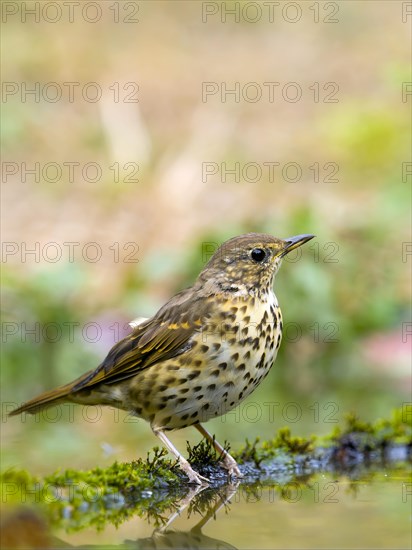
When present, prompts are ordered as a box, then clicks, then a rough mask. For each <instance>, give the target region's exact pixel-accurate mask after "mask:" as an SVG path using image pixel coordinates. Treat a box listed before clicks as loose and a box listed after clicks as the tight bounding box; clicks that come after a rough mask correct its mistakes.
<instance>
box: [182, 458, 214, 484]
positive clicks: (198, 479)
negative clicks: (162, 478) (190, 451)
mask: <svg viewBox="0 0 412 550" xmlns="http://www.w3.org/2000/svg"><path fill="white" fill-rule="evenodd" d="M179 466H180V467H181V469H182V470H183V471H184V473H185V474H186V475H187V477H188V478H189V483H195V484H196V485H209V483H210V480H209V479H207V477H203V476H201V475H200V474H199V473H197V472H195V471H194V470H193V468H192V467H191V465H190V464H189V462H188V461H187V460H185V459H183V460H179Z"/></svg>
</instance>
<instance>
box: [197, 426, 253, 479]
mask: <svg viewBox="0 0 412 550" xmlns="http://www.w3.org/2000/svg"><path fill="white" fill-rule="evenodd" d="M194 427H195V428H196V429H197V430H199V432H200V433H201V434H202V435H203V437H205V438H206V439H207V440H208V441H210V443H212V445H213V446H214V448H215V449H216V451H217V452H218V453H220V454H221V455H222V457H223V460H222V466H223V467H224V468H225V469H226V470H227V471H228V472H229V476H230V477H232V476H236V477H243V474H242V473H241V471H240V470H239V466H238V464H237V462H236V460H235V459H234V458H233V456H231V455H230V454H229V453H228V452H227V451H226V449H224V448H223V447H222V445H220V443H218V442H217V441H216V439H215V438H214V437H213V436H212V435H210V433H209V432H208V431H207V430H206V429H205V428H204V427H203V426H202V425H200V424H195V425H194Z"/></svg>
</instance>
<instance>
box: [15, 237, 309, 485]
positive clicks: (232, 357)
mask: <svg viewBox="0 0 412 550" xmlns="http://www.w3.org/2000/svg"><path fill="white" fill-rule="evenodd" d="M312 237H313V236H312V235H299V236H297V237H292V238H290V239H286V240H281V239H277V238H275V237H272V236H270V235H264V234H257V233H249V234H247V235H241V236H240V237H235V238H233V239H230V240H229V241H227V242H226V243H224V244H223V245H222V246H221V247H220V248H219V249H218V250H217V252H216V253H215V254H214V256H213V257H212V258H211V260H210V261H209V262H208V264H207V265H206V266H205V268H204V269H203V271H202V272H201V273H200V275H199V277H198V278H197V280H196V281H195V283H194V285H193V286H192V287H191V288H188V289H186V290H183V291H182V292H179V293H178V294H176V295H175V296H174V297H173V298H172V299H171V300H169V302H167V303H166V304H165V305H164V306H163V307H162V308H161V309H160V310H159V311H158V312H157V313H156V314H155V315H154V316H153V317H151V318H150V319H142V318H139V319H136V320H135V321H134V322H133V323H131V325H132V327H133V331H132V333H131V334H130V335H129V336H127V337H126V338H124V339H123V340H121V341H120V342H118V343H117V344H116V345H115V346H113V348H112V349H111V350H110V351H109V353H108V355H107V357H106V358H105V359H104V361H103V362H102V363H101V364H100V365H99V366H98V367H97V368H96V369H95V370H92V371H90V372H87V373H86V374H84V375H83V376H81V377H80V378H78V379H77V380H74V381H73V382H71V383H70V384H67V385H65V386H62V387H60V388H57V389H55V390H52V391H50V392H46V393H44V394H42V395H40V396H39V397H37V398H35V399H33V400H31V401H29V402H28V403H25V404H24V405H22V406H21V407H19V408H18V409H16V410H15V411H13V412H12V413H11V414H12V415H14V414H18V413H21V412H23V411H27V412H29V413H36V412H37V411H40V410H42V409H44V408H46V407H49V406H51V405H55V404H57V403H60V402H63V401H71V402H74V403H80V404H86V405H90V404H104V405H112V406H114V407H117V408H120V409H124V410H126V411H129V412H131V413H133V414H135V415H137V416H139V417H141V418H143V419H145V420H147V421H148V422H149V423H150V425H151V427H152V429H153V431H154V433H155V434H156V435H157V436H158V437H159V438H160V439H161V440H162V442H163V443H164V444H165V445H166V447H167V448H168V449H169V451H170V452H171V453H172V454H174V455H175V456H176V457H177V458H178V460H179V462H180V464H181V466H182V468H183V469H184V471H185V472H186V473H187V475H188V476H189V479H190V481H191V482H195V483H202V482H204V481H205V479H204V478H202V476H200V475H199V474H198V473H196V472H194V470H193V469H192V468H191V466H190V465H189V463H188V462H187V461H186V460H185V459H184V458H183V456H182V455H181V454H180V453H179V452H178V451H177V449H175V447H174V446H173V444H172V443H171V442H170V440H169V439H168V438H167V437H166V434H165V432H166V431H168V430H175V429H181V428H185V427H187V426H191V425H193V426H195V427H196V428H197V429H198V430H199V431H200V432H201V433H202V435H204V436H205V437H208V438H209V439H211V440H212V441H213V443H214V445H215V446H216V448H217V449H218V450H219V451H221V452H222V453H223V457H224V458H223V465H224V466H225V467H226V468H227V469H228V470H229V473H230V474H232V475H237V476H240V475H241V474H240V471H239V469H238V466H237V464H236V462H235V461H234V459H233V458H232V457H231V456H230V455H229V454H228V453H227V452H226V451H223V449H222V447H221V446H220V445H219V444H218V443H217V442H216V441H215V440H214V439H213V438H211V436H210V434H208V432H207V431H206V430H205V429H204V428H203V427H202V426H201V423H202V422H206V421H207V420H210V419H211V418H215V417H216V416H220V415H222V414H225V413H227V412H228V411H230V410H231V409H232V408H233V407H235V406H237V405H238V404H239V403H240V402H241V401H242V400H244V399H246V397H247V396H248V395H250V393H251V392H252V391H253V390H254V389H255V388H256V387H257V385H258V384H259V383H260V382H261V381H262V380H263V379H264V378H265V377H266V375H267V374H268V372H269V370H270V368H271V366H272V364H273V362H274V360H275V358H276V354H277V351H278V348H279V345H280V341H281V336H282V315H281V311H280V309H279V305H278V302H277V299H276V296H275V294H274V293H273V290H272V285H273V280H274V277H275V274H276V272H277V270H278V269H279V266H280V263H281V259H282V257H283V256H284V255H285V254H287V253H288V252H290V251H291V250H293V249H294V248H296V247H298V246H300V245H302V244H303V243H305V242H307V241H308V240H309V239H311V238H312Z"/></svg>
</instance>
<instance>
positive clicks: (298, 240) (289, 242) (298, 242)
mask: <svg viewBox="0 0 412 550" xmlns="http://www.w3.org/2000/svg"><path fill="white" fill-rule="evenodd" d="M314 236H315V235H296V237H289V238H288V239H283V240H284V242H285V247H284V248H283V249H282V250H281V252H280V254H279V256H280V258H283V256H286V254H289V252H290V251H291V250H294V249H295V248H298V247H299V246H302V244H304V243H307V242H308V241H310V240H311V239H313V237H314Z"/></svg>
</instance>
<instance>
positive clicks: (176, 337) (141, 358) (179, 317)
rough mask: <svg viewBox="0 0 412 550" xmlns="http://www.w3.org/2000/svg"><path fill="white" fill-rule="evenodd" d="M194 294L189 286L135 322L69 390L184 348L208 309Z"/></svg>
mask: <svg viewBox="0 0 412 550" xmlns="http://www.w3.org/2000/svg"><path fill="white" fill-rule="evenodd" d="M195 296H196V294H193V290H192V289H188V290H184V291H182V292H180V293H179V294H176V296H174V297H173V298H172V299H171V300H170V301H169V302H167V303H166V304H165V305H164V306H163V307H162V308H161V309H160V310H159V311H158V312H157V313H156V315H155V316H154V317H151V318H150V319H148V320H147V321H144V322H143V323H141V324H139V325H138V326H137V327H136V328H135V329H134V330H133V332H132V333H131V334H130V335H129V336H127V337H126V338H124V339H123V340H121V341H120V342H118V343H117V344H116V345H114V346H113V348H112V349H111V350H110V352H109V353H108V355H107V357H106V359H105V360H104V361H103V362H102V363H101V364H100V365H99V366H98V367H97V369H95V370H94V371H92V372H90V373H86V374H85V375H83V376H82V377H81V378H80V379H78V380H76V381H75V383H74V384H73V388H72V390H71V392H76V391H78V390H80V389H83V388H86V387H90V386H94V385H95V384H100V383H103V384H113V383H115V382H119V381H121V380H125V379H126V378H130V377H132V376H134V375H135V374H136V373H137V372H139V371H140V370H142V369H146V368H147V367H150V366H151V365H154V364H156V363H159V362H160V361H165V360H166V359H170V358H171V357H176V356H177V355H180V354H181V353H184V352H185V351H188V350H189V349H190V347H191V343H190V339H191V336H192V335H193V334H194V333H195V332H199V331H200V330H201V329H202V326H203V325H204V321H205V319H206V318H208V316H209V314H210V309H211V301H210V300H208V299H207V298H204V297H195ZM71 392H70V393H71Z"/></svg>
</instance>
